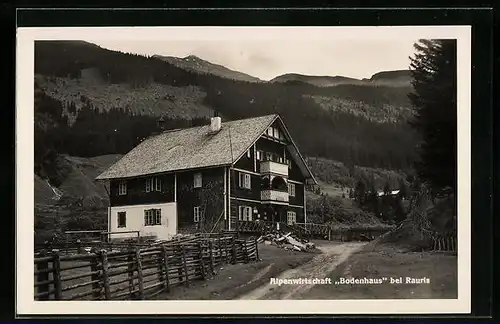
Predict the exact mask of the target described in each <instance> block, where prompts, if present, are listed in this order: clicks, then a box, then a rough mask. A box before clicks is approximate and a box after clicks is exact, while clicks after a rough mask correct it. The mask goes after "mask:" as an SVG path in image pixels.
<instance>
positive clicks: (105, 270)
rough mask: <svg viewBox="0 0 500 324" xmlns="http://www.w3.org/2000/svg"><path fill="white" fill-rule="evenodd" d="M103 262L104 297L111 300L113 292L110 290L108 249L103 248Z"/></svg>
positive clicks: (101, 253)
mask: <svg viewBox="0 0 500 324" xmlns="http://www.w3.org/2000/svg"><path fill="white" fill-rule="evenodd" d="M100 255H101V264H102V282H103V286H104V299H106V300H110V299H111V293H110V290H109V277H108V266H109V264H108V252H107V251H106V250H101V252H100Z"/></svg>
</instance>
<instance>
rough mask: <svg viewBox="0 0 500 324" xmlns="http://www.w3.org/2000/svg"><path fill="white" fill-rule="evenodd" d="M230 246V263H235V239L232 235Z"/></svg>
mask: <svg viewBox="0 0 500 324" xmlns="http://www.w3.org/2000/svg"><path fill="white" fill-rule="evenodd" d="M231 247H232V260H231V263H232V264H235V263H236V239H235V238H234V237H233V238H232V239H231Z"/></svg>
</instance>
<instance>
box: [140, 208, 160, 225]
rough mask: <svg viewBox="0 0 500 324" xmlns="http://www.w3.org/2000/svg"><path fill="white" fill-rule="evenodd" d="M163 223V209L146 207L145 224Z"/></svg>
mask: <svg viewBox="0 0 500 324" xmlns="http://www.w3.org/2000/svg"><path fill="white" fill-rule="evenodd" d="M160 225H161V209H159V208H157V209H145V210H144V226H160Z"/></svg>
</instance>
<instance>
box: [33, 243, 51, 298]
mask: <svg viewBox="0 0 500 324" xmlns="http://www.w3.org/2000/svg"><path fill="white" fill-rule="evenodd" d="M46 255H47V254H46V253H45V251H42V252H41V253H40V256H41V257H45V256H46ZM36 269H37V270H38V271H40V272H39V273H38V275H37V276H36V281H37V282H46V281H48V280H49V273H48V272H47V270H48V269H49V262H48V261H38V262H36ZM48 291H49V284H48V283H46V284H43V285H39V286H38V287H37V293H39V294H41V293H47V292H48ZM37 299H38V300H48V299H49V295H45V296H41V297H38V298H37Z"/></svg>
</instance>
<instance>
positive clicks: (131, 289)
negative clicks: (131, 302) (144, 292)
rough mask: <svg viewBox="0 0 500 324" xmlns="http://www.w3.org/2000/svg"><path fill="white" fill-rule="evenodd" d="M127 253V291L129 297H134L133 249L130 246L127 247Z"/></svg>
mask: <svg viewBox="0 0 500 324" xmlns="http://www.w3.org/2000/svg"><path fill="white" fill-rule="evenodd" d="M128 250H129V251H128V252H129V253H128V255H127V262H128V271H127V276H128V291H129V294H130V297H131V298H133V299H135V298H136V293H135V292H134V289H135V285H134V254H135V252H134V251H133V249H132V247H131V246H129V249H128Z"/></svg>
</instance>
